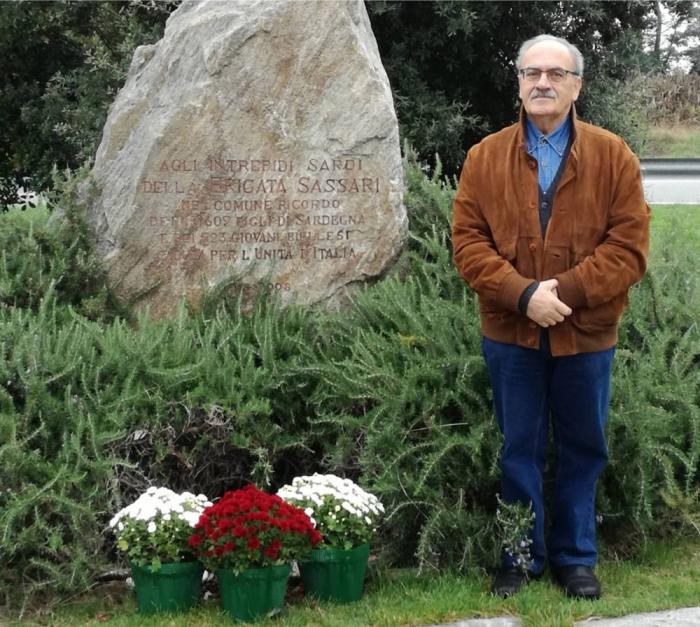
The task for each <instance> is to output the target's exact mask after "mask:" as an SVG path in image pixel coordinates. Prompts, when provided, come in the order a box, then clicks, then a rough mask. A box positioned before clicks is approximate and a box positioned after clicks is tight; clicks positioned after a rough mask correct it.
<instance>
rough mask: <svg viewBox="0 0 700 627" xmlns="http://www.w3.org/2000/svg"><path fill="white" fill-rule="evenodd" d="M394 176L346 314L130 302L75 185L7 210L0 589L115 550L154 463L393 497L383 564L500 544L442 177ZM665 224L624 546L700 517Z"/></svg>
mask: <svg viewBox="0 0 700 627" xmlns="http://www.w3.org/2000/svg"><path fill="white" fill-rule="evenodd" d="M406 175H407V183H408V192H407V195H406V204H407V206H408V209H409V213H410V217H411V228H412V232H411V240H410V245H409V247H408V249H407V250H406V252H405V253H404V255H403V257H402V258H401V259H400V260H399V263H398V265H397V266H396V267H395V269H394V270H393V272H392V274H391V275H390V276H388V277H386V278H384V279H383V280H382V281H380V282H378V283H377V284H375V285H374V286H372V287H368V288H367V289H365V290H364V291H361V292H359V293H358V294H357V295H356V296H355V298H354V302H353V304H352V306H351V307H350V308H348V309H347V310H345V311H343V312H342V313H338V314H332V313H323V312H322V311H320V310H306V309H300V308H288V309H286V310H280V309H279V308H277V307H276V306H275V304H274V303H273V302H272V301H269V300H266V299H264V298H262V299H261V300H260V301H259V302H258V303H257V304H256V305H255V307H254V312H253V314H252V315H243V314H241V311H240V307H239V305H238V303H237V301H236V300H235V298H232V297H230V298H229V299H226V298H224V299H222V300H220V301H219V302H218V303H209V304H208V306H207V307H206V308H205V309H204V311H203V312H199V313H192V312H188V311H187V310H186V309H184V308H183V309H182V310H181V311H180V314H179V315H178V316H177V317H176V318H174V319H172V320H169V321H161V322H154V321H151V320H149V319H147V318H144V317H141V318H136V319H132V320H126V319H125V318H123V317H121V316H118V315H116V314H115V312H114V310H113V309H110V308H109V299H108V297H107V296H104V291H103V288H102V287H101V286H100V285H99V280H96V277H98V278H99V274H97V273H95V269H94V265H93V262H92V261H91V257H90V254H89V250H87V249H86V246H87V244H88V241H89V240H88V239H87V238H85V237H84V231H83V230H82V229H83V226H82V223H81V221H80V220H79V213H78V212H76V211H73V206H72V205H71V201H70V198H71V196H70V194H65V195H64V196H63V198H62V200H61V204H62V205H63V209H64V211H65V213H66V215H67V216H68V217H67V218H66V219H64V221H53V222H51V221H49V219H48V218H49V216H48V212H47V211H44V210H41V209H36V210H27V211H11V212H9V213H5V214H3V215H2V216H0V247H1V249H2V250H3V251H5V252H4V257H3V263H2V265H1V266H0V287H1V291H0V351H1V353H0V478H1V479H0V481H1V484H0V563H2V564H3V568H2V570H0V603H10V604H12V606H13V607H16V605H17V604H19V603H21V601H22V599H27V598H29V597H30V596H32V595H35V594H39V593H41V592H42V591H43V592H45V593H47V594H49V595H52V596H53V597H54V598H56V597H57V596H60V595H65V594H68V593H72V592H75V591H77V590H80V589H83V588H85V587H87V586H88V585H89V584H90V583H91V581H92V578H93V576H94V575H95V574H96V573H97V572H99V571H100V570H101V569H104V568H108V567H109V566H110V565H113V564H114V563H115V561H116V556H115V554H114V551H113V545H112V538H111V537H110V535H109V533H108V531H107V528H106V523H107V521H108V519H109V517H110V515H111V514H112V513H113V512H114V511H115V510H116V509H117V508H119V507H121V506H122V505H123V504H124V503H125V502H127V501H129V500H130V499H132V498H133V497H134V496H135V495H136V494H137V493H138V492H139V491H141V490H143V489H144V488H145V487H146V486H148V485H150V484H152V483H154V484H160V485H167V486H169V487H171V488H173V489H182V488H188V489H190V490H194V491H203V492H205V493H206V494H208V495H209V496H211V497H214V496H217V495H219V494H221V493H222V492H223V491H224V490H226V489H230V488H235V487H238V486H241V485H243V484H244V483H246V482H248V481H254V482H256V483H257V484H258V485H260V486H263V487H269V488H272V489H275V488H277V487H278V486H280V485H281V484H283V483H285V482H287V481H289V480H290V479H291V478H292V477H293V476H294V475H296V474H299V473H307V472H313V471H332V472H336V473H340V474H343V475H346V476H350V477H353V478H355V479H357V480H359V481H360V482H361V483H362V484H363V485H364V486H366V487H367V488H368V489H370V490H372V491H375V492H376V493H377V494H378V496H379V497H380V498H381V499H382V501H383V502H384V503H385V505H386V507H387V514H388V515H387V519H386V523H385V525H384V527H383V531H382V537H381V539H380V541H379V542H378V543H377V544H376V548H377V549H378V550H379V552H380V555H381V557H382V558H383V559H385V560H386V563H390V564H410V565H419V566H421V567H433V566H434V567H438V568H447V567H450V568H456V569H460V570H466V569H469V568H471V567H476V566H488V565H490V564H491V563H493V561H494V560H495V556H496V554H497V550H498V547H497V540H496V535H497V534H496V532H495V517H494V512H495V494H496V492H497V491H498V466H497V461H498V449H499V446H500V438H499V435H498V433H497V429H496V426H495V421H494V420H493V418H492V413H491V408H490V392H489V388H488V380H487V375H486V371H485V367H484V365H483V363H482V359H481V355H480V344H479V340H480V338H479V331H478V320H477V308H476V304H475V299H474V295H473V294H472V293H471V292H469V291H468V290H467V289H466V288H465V287H464V285H463V284H462V282H461V280H460V279H459V278H458V276H457V274H456V272H455V271H454V269H453V267H452V264H451V259H450V241H449V216H450V212H451V200H452V196H453V194H454V189H453V187H452V186H450V185H447V184H445V183H444V182H441V181H440V179H439V172H438V174H436V176H435V177H433V178H432V179H428V178H426V177H425V175H424V173H423V171H422V170H421V168H420V167H419V165H418V164H417V163H415V161H414V160H411V159H409V162H408V163H407V165H406ZM71 216H73V217H72V218H71ZM66 220H73V222H72V227H71V229H69V230H62V229H64V227H63V226H62V225H65V224H66ZM71 233H72V236H71V235H70V234H71ZM679 242H682V233H679V234H678V237H677V239H675V241H672V242H669V243H668V245H662V246H663V251H662V253H659V254H657V255H656V262H655V263H654V264H653V266H652V268H651V270H650V272H649V274H648V276H647V277H646V278H645V279H644V281H643V282H642V283H641V284H640V285H639V286H637V287H636V288H635V289H634V290H633V292H632V294H631V306H630V310H629V312H628V313H627V315H626V316H625V318H624V323H623V328H622V335H621V342H620V346H619V350H618V356H617V359H616V363H615V373H614V395H613V405H612V409H611V415H610V422H609V429H608V433H609V437H610V453H611V463H610V466H609V468H608V470H607V471H606V473H605V475H604V477H603V480H602V482H601V490H600V494H599V513H600V514H601V515H602V517H603V518H602V524H601V534H602V536H603V538H604V539H606V541H607V542H608V543H609V544H611V546H612V549H613V550H615V551H617V552H619V551H621V550H632V549H634V547H635V546H636V545H637V544H638V543H639V542H641V541H642V540H643V539H644V538H645V537H649V536H652V535H658V534H661V533H666V532H668V531H669V530H677V529H679V528H681V527H682V526H684V525H686V526H691V525H697V521H698V490H699V489H700V483H699V482H698V477H697V468H698V454H699V452H700V451H699V448H700V437H699V434H698V428H699V426H700V410H699V405H700V368H699V367H698V366H699V365H700V331H699V330H698V326H697V320H698V317H699V316H698V311H699V309H700V307H699V302H700V299H699V296H698V294H699V290H698V284H697V278H696V277H695V274H694V273H695V272H696V268H697V264H698V256H697V253H694V252H692V251H691V252H687V251H686V252H685V253H684V256H681V254H680V252H681V251H682V243H680V244H679ZM657 244H658V243H657ZM86 272H89V274H90V276H89V277H87V276H86V275H85V273H86ZM88 278H89V279H90V280H88ZM30 279H31V280H30ZM100 295H102V296H100Z"/></svg>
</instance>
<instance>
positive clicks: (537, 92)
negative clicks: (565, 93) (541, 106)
mask: <svg viewBox="0 0 700 627" xmlns="http://www.w3.org/2000/svg"><path fill="white" fill-rule="evenodd" d="M556 97H557V94H556V92H555V91H554V90H553V89H537V88H535V89H533V90H532V93H531V94H530V100H532V99H533V98H556Z"/></svg>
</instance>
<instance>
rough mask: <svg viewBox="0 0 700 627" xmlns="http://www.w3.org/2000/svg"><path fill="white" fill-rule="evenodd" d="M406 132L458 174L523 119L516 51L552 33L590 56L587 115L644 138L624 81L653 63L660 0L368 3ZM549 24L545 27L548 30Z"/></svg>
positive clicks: (583, 105)
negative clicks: (649, 45) (651, 39)
mask: <svg viewBox="0 0 700 627" xmlns="http://www.w3.org/2000/svg"><path fill="white" fill-rule="evenodd" d="M367 6H368V9H369V13H370V17H371V20H372V27H373V29H374V32H375V35H376V37H377V41H378V45H379V50H380V53H381V55H382V59H383V61H384V64H385V67H386V69H387V73H388V75H389V79H390V81H391V84H392V87H393V90H394V93H395V101H396V107H397V111H398V116H399V120H400V123H401V130H402V134H403V136H404V137H405V138H407V139H408V140H409V141H410V142H411V143H412V144H413V145H414V146H415V147H416V148H417V149H418V150H420V151H421V152H422V156H423V158H426V157H431V156H432V155H433V154H434V153H439V155H440V157H441V159H442V161H443V164H444V166H445V170H446V171H447V172H448V173H456V172H458V171H459V169H460V167H461V164H462V160H463V158H464V155H465V153H466V150H467V148H468V147H469V146H471V145H472V144H474V143H475V142H477V141H479V140H480V139H481V138H482V137H483V136H484V135H486V134H487V133H489V132H492V131H495V130H498V129H500V128H502V127H504V126H506V125H508V124H511V123H512V122H513V121H514V120H515V119H516V116H517V111H518V106H519V105H518V101H517V78H516V73H515V66H514V59H515V56H516V54H517V51H518V46H519V45H520V44H521V43H522V42H523V41H524V40H525V39H528V38H529V37H533V36H535V35H538V34H540V33H542V32H543V31H548V32H550V33H551V34H554V35H558V36H562V37H565V38H567V39H568V40H569V41H571V42H572V43H574V44H576V45H577V46H578V47H579V48H580V50H581V52H582V53H583V55H584V58H585V59H586V62H587V66H586V70H585V86H584V90H583V92H582V97H581V101H580V103H579V113H580V115H581V116H582V117H584V118H588V119H590V120H591V121H593V122H596V123H601V124H603V125H604V126H607V127H608V128H610V129H611V130H613V131H616V132H618V133H620V134H622V135H623V136H625V137H626V138H627V139H628V141H629V142H630V143H631V144H632V145H635V144H638V143H639V141H640V137H639V136H638V135H639V121H638V120H634V119H633V118H630V117H629V116H626V114H625V111H626V110H627V108H628V107H627V104H628V103H626V102H625V95H624V93H623V92H621V90H620V87H619V86H620V84H621V82H622V81H624V79H625V78H626V76H627V75H628V74H629V73H630V72H631V71H633V70H636V69H639V67H640V65H644V64H648V63H649V60H648V59H647V57H648V55H645V53H644V52H643V50H642V41H643V39H642V34H643V32H644V30H645V29H646V28H648V27H649V25H650V24H652V23H653V22H652V21H651V18H652V17H653V14H654V3H653V2H572V1H568V2H452V1H449V0H439V1H437V2H389V1H387V0H383V1H381V2H371V3H368V5H367ZM544 25H546V26H544Z"/></svg>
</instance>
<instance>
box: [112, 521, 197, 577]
mask: <svg viewBox="0 0 700 627" xmlns="http://www.w3.org/2000/svg"><path fill="white" fill-rule="evenodd" d="M153 522H154V523H155V525H156V529H155V531H153V533H150V532H149V530H148V524H149V523H148V522H146V521H144V520H134V519H132V518H127V519H125V520H124V529H123V530H122V531H120V532H119V539H118V540H117V548H118V549H119V550H120V551H123V552H124V553H125V554H126V555H127V556H128V558H129V562H130V563H133V564H136V565H137V566H149V567H150V569H151V572H157V571H159V570H160V567H161V565H162V564H163V563H164V562H165V563H172V562H182V561H186V560H188V559H190V560H191V559H194V558H193V557H192V551H191V550H189V547H188V544H187V540H188V539H189V537H190V536H191V535H192V527H190V526H189V524H188V523H187V522H185V521H184V520H182V519H181V518H177V517H175V518H170V519H168V520H163V515H162V514H158V515H156V516H155V517H154V518H153Z"/></svg>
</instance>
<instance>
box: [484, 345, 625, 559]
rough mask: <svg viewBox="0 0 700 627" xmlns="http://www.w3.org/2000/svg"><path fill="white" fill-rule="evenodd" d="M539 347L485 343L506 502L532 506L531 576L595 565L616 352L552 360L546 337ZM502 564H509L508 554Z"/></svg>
mask: <svg viewBox="0 0 700 627" xmlns="http://www.w3.org/2000/svg"><path fill="white" fill-rule="evenodd" d="M542 338H543V341H542V345H541V347H540V348H539V349H530V348H522V347H520V346H516V345H512V344H502V343H500V342H494V341H493V340H489V339H487V338H483V340H482V347H483V352H484V358H485V360H486V365H487V366H488V369H489V373H490V375H491V387H492V389H493V400H494V409H495V411H496V419H497V420H498V426H499V427H500V429H501V432H502V433H503V437H504V443H503V450H502V453H501V490H502V498H503V500H504V501H506V502H509V503H512V502H516V501H518V502H521V503H525V504H528V503H532V508H533V511H534V512H535V524H534V528H533V530H532V540H533V543H532V546H531V554H532V557H533V560H534V561H533V565H532V568H531V570H532V572H534V573H540V572H542V570H543V569H544V565H545V560H546V559H547V557H549V561H550V563H551V564H552V565H554V566H570V565H582V566H594V565H595V563H596V559H597V555H598V553H597V549H596V532H595V490H596V482H597V480H598V476H599V475H600V473H601V472H602V470H603V468H605V465H606V463H607V459H608V449H607V444H606V441H605V422H606V418H607V413H608V404H609V400H610V373H611V369H612V360H613V355H614V353H615V349H614V348H611V349H608V350H604V351H599V352H595V353H581V354H579V355H571V356H567V357H552V355H551V354H550V351H549V343H548V342H547V334H546V332H543V333H542ZM550 416H551V421H552V427H553V438H554V447H555V453H556V467H555V472H554V494H553V500H552V507H551V512H550V514H551V523H552V524H551V533H550V536H549V542H548V543H547V544H545V537H544V498H543V489H542V476H543V473H544V466H545V459H546V453H547V442H548V431H549V423H550ZM504 560H505V561H504V565H505V566H509V565H510V563H509V561H508V560H507V556H505V557H504Z"/></svg>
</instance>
